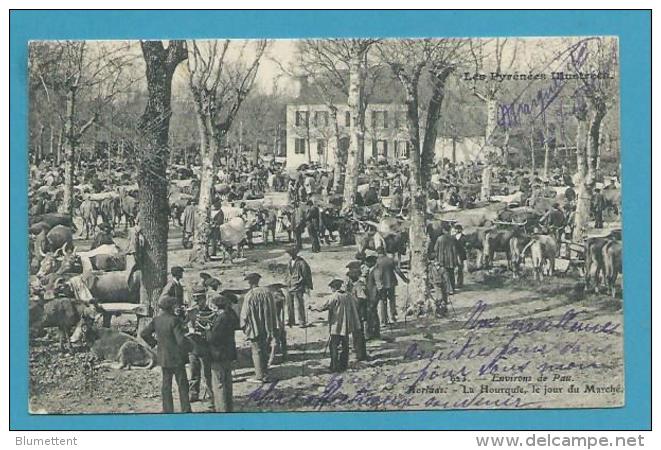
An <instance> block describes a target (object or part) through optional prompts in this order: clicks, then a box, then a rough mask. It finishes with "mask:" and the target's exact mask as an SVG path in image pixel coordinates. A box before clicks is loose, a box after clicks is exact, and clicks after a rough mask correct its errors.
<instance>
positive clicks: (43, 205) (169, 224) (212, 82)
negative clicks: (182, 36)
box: [13, 36, 644, 414]
mask: <svg viewBox="0 0 661 450" xmlns="http://www.w3.org/2000/svg"><path fill="white" fill-rule="evenodd" d="M25 63H26V64H27V66H28V80H27V83H28V86H27V90H28V92H27V94H28V96H29V97H28V98H29V108H28V110H29V111H28V114H29V121H28V124H29V126H28V132H29V151H28V153H27V154H28V157H29V190H28V196H29V201H28V207H29V263H30V267H29V271H30V277H29V280H30V281H29V283H30V284H29V295H30V298H29V299H26V300H29V312H28V311H26V314H29V330H24V332H25V335H26V336H27V335H29V376H30V379H29V411H30V413H31V414H100V413H104V414H109V413H112V414H138V413H173V412H187V413H224V412H269V411H306V412H311V411H382V410H463V409H542V408H613V407H621V406H623V405H624V395H625V392H624V358H625V354H624V346H623V333H624V330H623V298H622V283H623V277H622V239H621V235H622V217H621V207H620V203H621V201H620V195H621V192H620V186H621V179H620V173H621V171H620V155H621V153H620V152H621V145H620V87H619V83H620V80H619V78H620V77H619V47H618V39H617V38H616V37H609V36H584V37H544V38H531V37H525V38H524V37H489V38H470V37H466V38H443V37H430V38H424V39H423V38H416V39H392V38H379V37H375V38H370V39H368V38H355V39H349V38H343V39H330V38H328V39H298V40H280V39H275V40H223V39H219V40H186V41H184V40H169V41H168V40H163V41H158V40H154V41H32V42H30V43H29V52H28V61H26V62H25ZM643 206H644V205H643ZM625 251H632V249H627V250H625ZM633 251H635V250H633ZM625 276H626V275H625ZM13 300H14V301H15V300H18V299H13ZM634 300H635V299H634Z"/></svg>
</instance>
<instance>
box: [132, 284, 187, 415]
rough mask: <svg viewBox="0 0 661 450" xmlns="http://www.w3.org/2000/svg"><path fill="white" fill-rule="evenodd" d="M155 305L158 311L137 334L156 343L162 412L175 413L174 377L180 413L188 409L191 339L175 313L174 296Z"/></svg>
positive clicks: (151, 342) (166, 297)
mask: <svg viewBox="0 0 661 450" xmlns="http://www.w3.org/2000/svg"><path fill="white" fill-rule="evenodd" d="M158 306H159V308H160V310H161V312H160V314H159V315H158V316H156V317H154V318H153V319H152V320H151V321H150V322H149V324H147V326H146V327H145V329H144V330H142V332H141V333H140V337H141V338H142V339H143V340H144V341H145V342H146V343H147V344H148V345H149V346H150V347H152V348H153V347H155V346H156V345H157V344H158V349H157V359H158V363H159V365H160V366H161V371H162V375H163V380H162V384H161V397H162V401H163V412H164V413H172V412H174V401H173V399H172V377H173V376H174V378H175V379H176V380H177V388H178V389H179V402H180V403H181V412H191V407H190V402H189V399H188V378H187V376H186V361H187V360H188V352H189V351H190V342H189V341H188V339H187V338H186V336H185V330H184V324H183V323H182V321H181V320H180V319H179V318H178V317H177V316H176V315H175V313H174V311H175V307H176V306H177V299H175V298H174V297H171V296H168V295H166V296H163V297H161V298H160V299H159V301H158ZM154 334H155V335H156V338H154Z"/></svg>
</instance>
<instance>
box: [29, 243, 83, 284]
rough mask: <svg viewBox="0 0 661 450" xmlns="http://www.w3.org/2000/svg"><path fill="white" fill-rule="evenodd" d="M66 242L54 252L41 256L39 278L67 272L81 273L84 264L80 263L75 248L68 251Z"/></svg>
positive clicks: (37, 274)
mask: <svg viewBox="0 0 661 450" xmlns="http://www.w3.org/2000/svg"><path fill="white" fill-rule="evenodd" d="M65 247H66V244H64V245H63V246H62V247H60V248H59V249H57V250H56V251H55V252H52V253H44V254H42V255H41V256H42V257H41V261H40V263H39V270H38V271H37V273H36V276H37V278H40V279H42V278H44V277H46V276H48V275H50V274H58V275H62V274H65V273H81V272H82V266H81V265H80V264H79V263H78V261H77V259H76V255H75V254H74V252H73V250H71V251H66V250H65Z"/></svg>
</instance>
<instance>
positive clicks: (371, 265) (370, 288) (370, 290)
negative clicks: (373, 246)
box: [361, 255, 381, 340]
mask: <svg viewBox="0 0 661 450" xmlns="http://www.w3.org/2000/svg"><path fill="white" fill-rule="evenodd" d="M375 266H376V256H374V255H370V256H367V257H366V258H365V260H364V263H363V265H362V267H361V271H362V274H363V278H364V279H365V288H366V293H367V310H366V313H365V322H366V324H365V338H366V339H367V340H371V339H380V338H381V328H380V326H379V293H378V290H377V288H376V279H375V276H374V270H375Z"/></svg>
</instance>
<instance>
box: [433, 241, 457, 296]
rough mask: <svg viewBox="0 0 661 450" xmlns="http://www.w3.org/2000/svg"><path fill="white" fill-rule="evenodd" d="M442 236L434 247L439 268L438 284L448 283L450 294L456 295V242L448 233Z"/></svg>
mask: <svg viewBox="0 0 661 450" xmlns="http://www.w3.org/2000/svg"><path fill="white" fill-rule="evenodd" d="M441 233H442V234H441V235H440V236H439V237H438V239H437V240H436V244H435V245H434V258H435V259H436V267H437V268H438V273H439V277H440V278H439V279H438V280H436V281H437V283H442V282H446V283H447V284H448V285H449V287H450V293H454V268H455V267H456V266H457V253H456V241H455V240H454V239H453V238H452V237H451V236H450V235H449V234H448V233H447V232H443V231H441Z"/></svg>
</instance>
